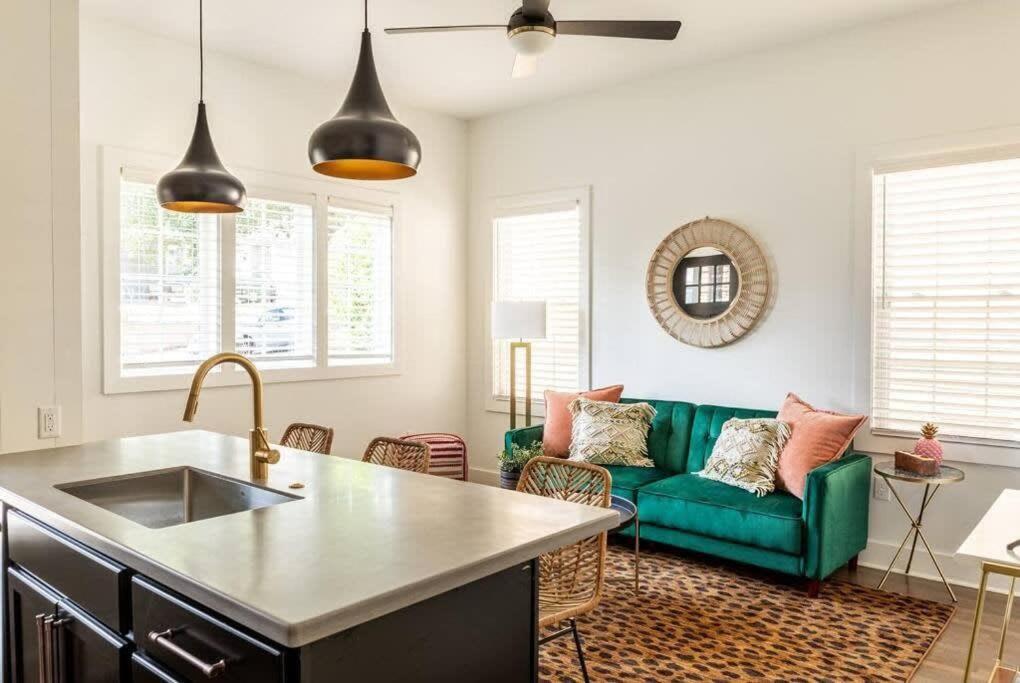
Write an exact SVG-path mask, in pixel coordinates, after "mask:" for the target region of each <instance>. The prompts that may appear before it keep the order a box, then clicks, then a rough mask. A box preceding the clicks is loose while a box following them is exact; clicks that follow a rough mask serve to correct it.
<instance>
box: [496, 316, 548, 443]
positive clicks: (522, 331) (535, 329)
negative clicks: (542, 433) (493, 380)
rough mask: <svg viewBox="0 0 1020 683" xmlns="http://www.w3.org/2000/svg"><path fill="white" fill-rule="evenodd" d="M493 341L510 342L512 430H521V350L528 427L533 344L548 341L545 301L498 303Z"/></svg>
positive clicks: (529, 420)
mask: <svg viewBox="0 0 1020 683" xmlns="http://www.w3.org/2000/svg"><path fill="white" fill-rule="evenodd" d="M492 338H493V339H495V340H502V339H516V340H517V341H515V342H511V343H510V429H516V428H517V350H518V349H524V426H525V427H530V426H531V341H524V340H525V339H528V340H535V339H545V302H544V301H494V302H493V304H492Z"/></svg>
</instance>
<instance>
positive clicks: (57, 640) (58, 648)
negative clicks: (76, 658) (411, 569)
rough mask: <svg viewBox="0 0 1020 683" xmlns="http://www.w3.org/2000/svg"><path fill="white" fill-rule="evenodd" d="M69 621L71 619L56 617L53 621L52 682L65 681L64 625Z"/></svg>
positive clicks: (65, 649)
mask: <svg viewBox="0 0 1020 683" xmlns="http://www.w3.org/2000/svg"><path fill="white" fill-rule="evenodd" d="M70 623H71V619H69V618H66V617H65V618H63V619H56V620H54V622H53V642H52V643H51V647H52V648H53V657H52V659H53V677H52V679H51V681H52V683H65V682H66V681H67V673H68V672H67V636H66V635H65V633H66V630H65V628H64V627H65V626H67V625H68V624H70Z"/></svg>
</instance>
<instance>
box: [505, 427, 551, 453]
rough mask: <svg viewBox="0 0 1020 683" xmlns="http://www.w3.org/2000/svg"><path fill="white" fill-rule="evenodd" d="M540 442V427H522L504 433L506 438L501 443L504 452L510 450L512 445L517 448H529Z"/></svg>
mask: <svg viewBox="0 0 1020 683" xmlns="http://www.w3.org/2000/svg"><path fill="white" fill-rule="evenodd" d="M541 440H542V425H535V426H533V427H522V428H521V429H511V430H510V431H509V432H507V433H506V437H505V439H504V441H503V447H504V448H505V449H506V450H510V446H511V445H513V444H517V445H518V446H530V445H531V444H533V443H535V442H536V441H541Z"/></svg>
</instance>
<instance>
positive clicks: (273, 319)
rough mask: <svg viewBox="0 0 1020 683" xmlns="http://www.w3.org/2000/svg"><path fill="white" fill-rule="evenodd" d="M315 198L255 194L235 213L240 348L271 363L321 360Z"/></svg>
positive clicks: (303, 363)
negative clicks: (317, 332)
mask: <svg viewBox="0 0 1020 683" xmlns="http://www.w3.org/2000/svg"><path fill="white" fill-rule="evenodd" d="M313 202H314V198H310V199H309V200H308V202H307V203H301V202H289V201H279V200H275V199H260V198H257V197H249V199H248V204H247V206H246V207H245V210H244V212H243V213H240V214H237V217H236V219H235V220H236V225H237V227H236V231H235V235H236V237H235V243H234V250H235V260H236V269H235V292H236V294H235V303H234V306H235V309H234V311H235V313H234V314H235V324H234V336H235V343H236V348H237V351H238V352H239V353H243V354H244V355H246V356H248V357H250V358H252V359H254V360H261V361H264V362H265V363H264V365H266V366H268V367H308V366H312V365H314V364H315V255H314V244H315V222H314V204H313Z"/></svg>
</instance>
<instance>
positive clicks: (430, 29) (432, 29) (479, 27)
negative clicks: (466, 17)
mask: <svg viewBox="0 0 1020 683" xmlns="http://www.w3.org/2000/svg"><path fill="white" fill-rule="evenodd" d="M495 29H499V30H500V31H506V24H471V25H467V26H405V27H400V28H388V29H386V33H389V34H390V35H398V34H401V33H439V32H442V31H491V30H495Z"/></svg>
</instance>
